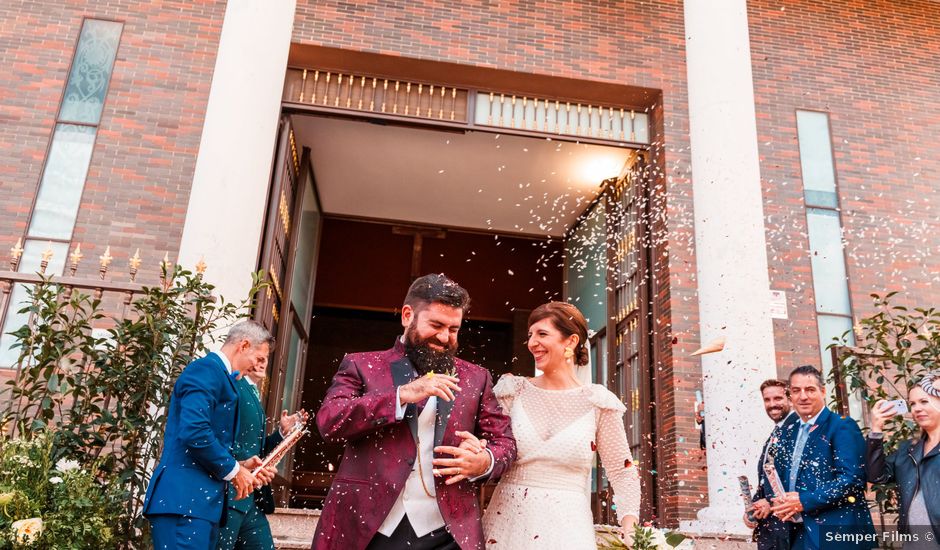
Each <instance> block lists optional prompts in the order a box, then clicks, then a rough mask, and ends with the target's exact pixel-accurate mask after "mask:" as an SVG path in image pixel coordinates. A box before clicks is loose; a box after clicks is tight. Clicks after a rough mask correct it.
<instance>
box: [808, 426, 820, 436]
mask: <svg viewBox="0 0 940 550" xmlns="http://www.w3.org/2000/svg"><path fill="white" fill-rule="evenodd" d="M818 427H819V424H813V425H812V426H810V427H809V432H807V433H808V434H811V433H813V431H814V430H815V429H816V428H818Z"/></svg>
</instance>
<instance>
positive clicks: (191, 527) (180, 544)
mask: <svg viewBox="0 0 940 550" xmlns="http://www.w3.org/2000/svg"><path fill="white" fill-rule="evenodd" d="M147 519H148V520H149V521H150V536H151V538H152V539H153V547H154V550H190V549H192V550H197V549H198V550H207V549H209V548H215V545H216V542H217V541H218V537H219V526H218V524H215V523H211V522H209V521H206V520H204V519H199V518H191V517H189V516H177V515H173V514H157V515H153V516H147Z"/></svg>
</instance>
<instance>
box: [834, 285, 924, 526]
mask: <svg viewBox="0 0 940 550" xmlns="http://www.w3.org/2000/svg"><path fill="white" fill-rule="evenodd" d="M896 295H897V292H891V293H889V294H886V295H884V296H881V295H879V294H872V295H871V297H872V299H873V301H874V307H875V313H874V314H872V315H870V316H868V317H865V318H864V319H862V320H861V321H859V323H858V325H857V326H856V328H855V333H856V334H855V335H856V338H857V342H858V345H857V346H855V347H852V348H841V353H840V357H839V364H840V367H841V372H842V375H843V376H844V377H845V382H846V385H847V386H848V390H849V392H850V393H856V394H857V395H859V396H861V398H862V399H863V402H864V403H865V406H866V407H867V408H868V409H870V408H871V407H872V405H874V404H875V403H876V402H877V401H879V400H881V399H898V398H901V399H907V396H908V392H909V391H910V389H911V387H912V386H913V385H914V384H915V383H917V382H918V381H919V380H920V379H921V378H922V377H923V376H924V375H925V374H926V373H927V372H929V371H931V370H936V369H937V368H938V367H940V312H938V311H937V310H936V309H934V308H921V307H914V308H908V307H905V306H901V305H893V304H892V303H891V302H892V299H894V298H895V296H896ZM834 345H838V344H834ZM836 372H838V371H836V370H835V369H834V371H833V374H835V373H836ZM866 431H867V430H866ZM884 431H885V439H884V445H885V451H886V452H892V451H894V450H895V449H897V447H898V445H900V444H901V443H902V442H903V441H905V440H908V439H912V438H913V437H914V436H915V435H916V434H917V433H918V427H917V425H916V424H915V423H914V421H913V420H910V419H909V418H907V417H905V416H900V415H899V416H895V417H894V418H892V419H891V420H889V421H888V422H887V423H886V424H885V428H884ZM874 491H875V501H876V503H877V504H878V507H879V510H880V511H881V512H882V513H894V512H897V507H898V493H897V487H896V486H895V485H894V484H884V485H876V486H874Z"/></svg>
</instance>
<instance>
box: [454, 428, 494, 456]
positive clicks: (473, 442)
mask: <svg viewBox="0 0 940 550" xmlns="http://www.w3.org/2000/svg"><path fill="white" fill-rule="evenodd" d="M454 435H456V436H457V437H461V438H463V441H461V442H460V445H459V446H458V447H459V448H460V449H466V450H468V451H472V452H474V453H482V452H483V449H485V448H486V440H485V439H477V436H475V435H473V434H472V433H470V432H462V431H457V432H454Z"/></svg>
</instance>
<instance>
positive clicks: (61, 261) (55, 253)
mask: <svg viewBox="0 0 940 550" xmlns="http://www.w3.org/2000/svg"><path fill="white" fill-rule="evenodd" d="M68 248H69V245H68V244H66V243H49V242H44V241H34V240H27V241H26V244H25V245H24V246H23V257H22V258H21V259H20V265H19V271H20V273H36V272H38V271H39V266H40V262H42V253H43V252H44V251H45V250H46V249H51V250H52V258H50V260H49V265H48V266H47V267H46V274H47V275H61V274H62V270H63V269H64V268H65V259H66V256H67V255H68ZM28 299H29V294H27V292H26V286H25V285H14V286H13V290H12V291H11V292H10V302H9V303H8V304H7V314H6V317H5V319H4V322H3V334H2V335H0V367H12V366H14V365H15V363H16V359H17V358H18V357H19V355H20V350H19V348H15V349H13V348H11V346H12V345H13V343H14V341H15V339H14V338H13V336H12V335H10V334H9V333H10V332H13V331H15V330H17V329H19V328H20V327H22V326H23V325H25V324H26V322H27V321H28V320H29V314H28V313H19V310H20V309H23V307H25V306H26V300H28Z"/></svg>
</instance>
